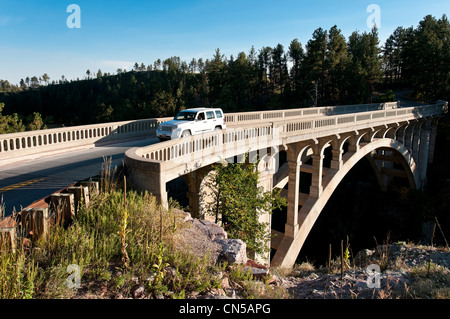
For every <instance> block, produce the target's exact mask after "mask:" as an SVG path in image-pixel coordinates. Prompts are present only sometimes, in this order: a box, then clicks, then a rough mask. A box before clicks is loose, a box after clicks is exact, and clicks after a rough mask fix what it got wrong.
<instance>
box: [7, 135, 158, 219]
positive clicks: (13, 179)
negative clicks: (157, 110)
mask: <svg viewBox="0 0 450 319" xmlns="http://www.w3.org/2000/svg"><path fill="white" fill-rule="evenodd" d="M157 142H159V139H157V138H153V137H152V138H147V139H141V140H137V141H131V142H124V143H120V144H111V145H106V146H100V147H95V148H90V149H84V150H78V151H72V152H68V153H64V154H60V155H52V156H49V157H42V158H38V159H33V160H28V161H23V162H17V163H12V164H11V163H10V164H6V165H2V164H1V161H0V203H2V206H3V207H4V209H3V211H4V216H9V215H10V214H11V213H12V212H13V210H14V209H15V211H16V212H19V211H20V210H21V208H23V207H27V206H28V205H30V204H31V203H33V202H34V201H36V200H39V199H42V198H44V197H46V196H48V195H51V194H52V193H54V192H55V191H58V190H60V189H62V188H65V187H67V186H69V185H71V184H73V183H75V182H77V181H80V180H83V179H86V178H89V177H91V176H95V175H98V174H99V172H100V169H101V167H102V163H103V162H104V158H105V157H107V158H111V160H112V167H114V166H115V165H120V164H121V163H122V160H123V158H124V153H125V151H126V150H127V149H129V148H131V147H137V146H145V145H150V144H154V143H157ZM0 219H1V215H0Z"/></svg>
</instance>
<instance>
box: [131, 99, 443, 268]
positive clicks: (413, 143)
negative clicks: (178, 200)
mask: <svg viewBox="0 0 450 319" xmlns="http://www.w3.org/2000/svg"><path fill="white" fill-rule="evenodd" d="M447 108H448V104H447V103H446V102H444V101H439V102H437V103H436V104H432V105H422V106H416V107H405V108H403V107H399V105H397V103H382V104H365V105H351V106H335V107H321V108H307V109H297V110H281V111H269V112H247V113H235V114H226V121H227V129H226V130H223V131H215V132H211V133H207V134H201V135H194V136H190V137H187V138H184V139H180V140H173V141H167V142H163V143H158V144H154V145H150V146H148V147H142V148H132V149H129V150H128V151H127V152H126V154H125V164H126V167H127V176H128V179H129V180H130V181H131V182H132V184H133V185H134V186H135V187H136V188H137V189H138V190H147V191H149V192H150V193H152V194H153V195H155V196H156V197H157V198H158V200H159V201H160V202H162V203H166V202H167V201H168V198H167V196H168V195H167V189H166V184H167V183H168V182H169V181H171V180H174V179H176V178H178V177H181V176H182V177H183V178H184V179H185V180H186V182H187V185H188V192H187V197H188V198H189V207H190V209H191V213H192V214H193V215H194V216H200V215H201V214H202V204H203V202H202V197H201V188H202V184H203V182H204V180H205V178H206V176H207V175H208V173H209V172H210V170H211V166H212V165H213V164H215V163H217V162H221V161H223V160H227V161H229V162H230V161H235V160H236V159H238V160H239V158H242V155H243V154H245V153H247V152H250V155H251V156H250V158H252V159H259V160H260V162H259V163H260V164H259V167H258V168H259V172H260V181H259V184H260V186H261V187H263V188H264V189H265V190H272V189H274V188H276V187H277V188H281V189H283V188H286V187H285V186H287V190H283V193H284V195H285V196H286V197H287V200H288V207H287V216H286V224H285V226H284V232H277V231H272V233H273V234H276V236H275V237H274V238H273V239H272V241H271V247H272V248H273V249H274V250H275V254H274V255H273V258H272V260H270V257H269V256H259V261H261V262H265V263H266V264H269V263H270V265H271V266H278V267H282V268H289V267H292V266H293V265H294V263H295V260H296V258H297V256H298V254H299V252H300V250H301V248H302V245H303V243H304V242H305V240H306V238H307V236H308V234H309V232H310V230H311V229H312V227H313V225H314V223H315V221H316V220H317V218H318V216H319V215H320V213H321V211H322V209H323V207H324V206H325V204H326V203H327V201H328V199H329V198H330V197H331V195H332V194H333V192H334V190H335V189H336V188H337V187H338V185H339V183H340V182H341V181H342V179H343V178H344V177H345V175H346V174H347V173H348V172H349V171H350V170H351V169H352V167H354V165H355V164H356V163H358V162H359V161H360V160H361V159H362V158H364V157H366V158H367V159H369V161H370V163H371V166H372V167H373V169H374V172H375V175H376V177H377V180H378V183H379V184H380V186H381V187H382V189H387V186H388V184H389V182H390V181H391V180H392V178H394V177H396V178H404V179H405V180H406V181H407V182H408V183H409V185H410V187H411V188H415V189H421V188H423V187H424V186H425V185H426V174H427V165H428V163H431V162H432V161H433V154H434V145H435V139H436V128H437V123H438V120H439V118H440V117H441V116H442V115H443V114H444V113H446V112H447ZM280 154H283V156H281V157H280ZM280 158H285V160H280ZM300 172H303V173H307V174H310V175H311V176H310V178H308V181H309V185H308V186H309V187H307V191H305V190H304V188H302V190H303V192H301V190H300V176H301V175H300ZM270 219H271V215H270V214H269V213H267V214H265V215H264V216H263V217H262V220H264V221H267V222H269V223H270Z"/></svg>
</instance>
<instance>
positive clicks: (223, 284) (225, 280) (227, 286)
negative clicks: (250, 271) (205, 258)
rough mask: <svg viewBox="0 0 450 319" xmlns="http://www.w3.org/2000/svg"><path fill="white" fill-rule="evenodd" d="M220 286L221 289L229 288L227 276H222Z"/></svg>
mask: <svg viewBox="0 0 450 319" xmlns="http://www.w3.org/2000/svg"><path fill="white" fill-rule="evenodd" d="M220 287H222V289H225V290H227V289H231V286H230V282H229V281H228V277H224V278H223V279H222V281H221V282H220Z"/></svg>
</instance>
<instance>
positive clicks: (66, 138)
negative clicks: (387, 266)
mask: <svg viewBox="0 0 450 319" xmlns="http://www.w3.org/2000/svg"><path fill="white" fill-rule="evenodd" d="M396 107H397V102H392V103H373V104H361V105H343V106H325V107H317V108H301V109H288V110H276V111H263V112H243V113H227V114H225V120H226V123H227V125H228V126H229V127H234V126H238V125H245V124H256V123H261V122H267V121H273V122H279V121H286V120H293V119H297V118H306V117H308V118H309V117H317V116H320V117H322V116H330V115H336V114H347V113H350V112H351V113H355V112H356V113H361V112H362V113H363V112H367V111H375V110H382V109H392V110H393V109H395V108H396ZM170 119H172V118H169V117H166V118H154V119H143V120H135V121H122V122H112V123H102V124H92V125H81V126H72V127H65V128H55V129H47V130H38V131H27V132H20V133H12V134H0V160H2V159H11V158H16V157H20V156H25V155H34V154H39V153H41V152H51V151H60V150H67V149H76V148H79V147H85V146H89V145H100V144H108V143H112V142H117V141H120V140H126V139H131V138H135V137H146V136H152V135H154V134H155V131H156V127H157V125H158V123H161V122H164V121H167V120H170ZM341 121H345V120H341Z"/></svg>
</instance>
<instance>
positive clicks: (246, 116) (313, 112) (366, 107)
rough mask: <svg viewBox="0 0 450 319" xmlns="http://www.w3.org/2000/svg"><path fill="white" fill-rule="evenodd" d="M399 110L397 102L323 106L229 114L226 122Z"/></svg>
mask: <svg viewBox="0 0 450 319" xmlns="http://www.w3.org/2000/svg"><path fill="white" fill-rule="evenodd" d="M395 108H397V102H389V103H372V104H357V105H338V106H323V107H311V108H301V109H290V110H277V111H263V112H260V111H257V112H243V113H227V114H225V121H226V123H227V125H234V124H239V123H256V122H260V123H261V122H262V121H265V122H267V121H284V120H290V119H292V118H297V117H310V116H315V117H317V116H323V115H325V116H330V115H337V114H347V113H358V112H369V111H377V110H387V109H395Z"/></svg>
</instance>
